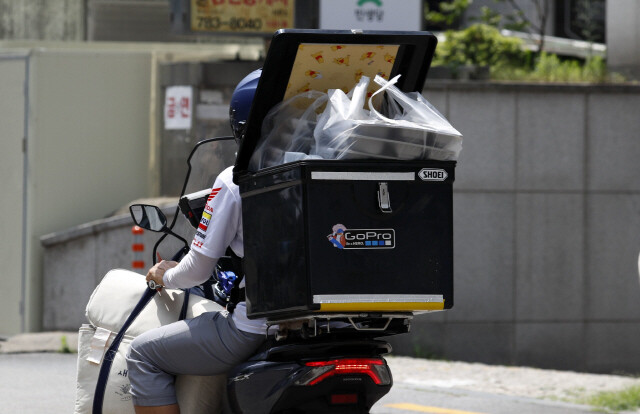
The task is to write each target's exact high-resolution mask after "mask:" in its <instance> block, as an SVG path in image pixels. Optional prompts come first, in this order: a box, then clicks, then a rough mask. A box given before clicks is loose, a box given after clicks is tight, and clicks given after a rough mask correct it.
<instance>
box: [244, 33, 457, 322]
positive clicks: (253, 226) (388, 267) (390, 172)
mask: <svg viewBox="0 0 640 414" xmlns="http://www.w3.org/2000/svg"><path fill="white" fill-rule="evenodd" d="M314 45H315V46H318V45H321V46H323V48H324V49H326V50H330V48H331V47H333V48H334V50H335V49H337V48H340V47H344V46H345V45H361V46H368V47H369V48H371V47H372V46H374V45H375V46H378V47H382V46H380V45H391V46H395V47H396V52H397V53H396V55H395V59H394V60H393V61H392V62H393V63H392V65H390V66H389V67H390V73H387V74H386V75H388V79H390V78H392V77H394V76H395V75H397V74H401V75H402V76H401V78H400V81H399V82H398V83H397V84H396V86H398V87H399V88H400V89H401V90H403V91H405V92H409V91H421V90H422V87H423V85H424V81H425V78H426V74H427V71H428V69H429V65H430V63H431V59H432V57H433V52H434V50H435V46H436V38H435V36H433V35H432V34H431V33H428V32H377V31H376V32H373V31H371V32H370V31H319V30H315V31H314V30H281V31H279V32H277V33H276V34H275V35H274V37H273V40H272V42H271V45H270V48H269V52H268V54H267V57H266V60H265V62H264V67H263V71H262V75H261V78H260V81H259V84H258V88H257V91H256V95H255V98H254V101H253V105H252V108H251V113H250V116H249V120H248V123H247V129H246V135H245V138H244V140H243V142H242V144H241V147H240V149H239V152H238V157H237V160H236V165H235V168H234V180H235V181H236V183H237V184H238V185H239V187H240V194H241V197H242V210H243V213H242V217H243V226H244V251H245V256H244V270H245V275H246V276H245V280H246V297H247V312H248V316H249V317H250V318H258V317H268V318H269V319H271V320H278V319H286V318H292V317H300V316H305V315H309V314H312V313H317V312H322V313H327V312H329V313H334V312H337V313H346V312H349V313H352V312H357V313H360V312H412V311H433V310H442V309H448V308H451V307H452V306H453V211H452V184H453V181H454V178H455V177H454V168H455V161H435V160H423V161H401V160H381V159H368V160H352V161H341V160H302V161H295V162H292V163H288V164H283V165H279V166H274V167H269V168H265V169H262V170H260V171H250V170H249V160H250V158H251V156H252V154H253V152H254V150H255V149H256V146H258V144H259V143H260V139H261V137H260V131H261V126H262V121H263V119H264V117H265V115H266V114H267V112H268V111H269V110H270V109H271V108H272V107H273V106H274V105H276V104H278V103H279V102H281V101H282V100H283V99H286V98H287V97H288V96H287V95H291V93H292V92H291V91H290V89H291V83H292V79H293V78H294V77H295V75H296V74H295V73H293V66H294V61H295V60H296V56H297V55H298V54H300V53H305V54H310V52H313V50H312V49H313V48H312V47H313V46H314ZM315 55H317V54H315ZM313 58H315V59H317V58H318V56H313ZM358 58H359V56H351V59H353V60H356V59H358ZM342 63H344V62H342ZM337 66H338V65H336V67H337ZM341 66H342V67H343V69H342V70H349V67H348V66H347V65H341ZM351 70H353V68H352V69H351ZM353 85H355V81H354V82H353V84H352V86H353ZM330 87H336V88H340V87H342V85H336V86H330ZM293 93H295V90H294V91H293Z"/></svg>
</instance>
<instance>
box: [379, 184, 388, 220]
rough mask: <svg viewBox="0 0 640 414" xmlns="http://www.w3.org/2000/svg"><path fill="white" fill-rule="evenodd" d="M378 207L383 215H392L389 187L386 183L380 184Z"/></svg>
mask: <svg viewBox="0 0 640 414" xmlns="http://www.w3.org/2000/svg"><path fill="white" fill-rule="evenodd" d="M378 207H380V211H382V212H383V213H391V199H390V197H389V186H388V184H387V183H385V182H380V183H378Z"/></svg>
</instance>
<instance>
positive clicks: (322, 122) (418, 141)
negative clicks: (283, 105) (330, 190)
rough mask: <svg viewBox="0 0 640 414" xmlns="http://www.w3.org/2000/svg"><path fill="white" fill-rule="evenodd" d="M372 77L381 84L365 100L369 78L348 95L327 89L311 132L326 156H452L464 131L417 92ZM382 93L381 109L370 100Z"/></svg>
mask: <svg viewBox="0 0 640 414" xmlns="http://www.w3.org/2000/svg"><path fill="white" fill-rule="evenodd" d="M398 78H399V76H396V77H395V78H394V79H392V80H391V81H389V82H387V81H386V80H384V79H383V78H382V77H380V76H376V78H375V82H376V83H377V84H379V85H381V88H380V89H379V90H378V91H376V92H375V93H374V94H373V95H372V96H371V97H369V100H368V107H369V111H365V110H364V109H363V110H356V109H355V108H362V106H363V105H364V96H365V95H366V90H367V87H368V82H369V79H368V78H366V77H364V76H363V77H362V78H361V79H360V82H359V83H358V85H357V86H356V88H355V89H354V91H353V95H352V98H351V99H349V97H348V96H347V95H345V94H344V93H343V92H342V91H340V90H330V91H329V94H328V96H329V102H328V104H327V108H326V109H325V112H324V113H323V114H322V115H321V116H320V118H319V119H318V124H317V125H316V129H315V131H314V137H315V140H316V149H317V151H321V152H319V155H321V156H322V157H323V158H326V159H342V160H347V159H393V160H423V159H434V160H441V161H445V160H456V159H457V158H458V155H459V153H460V151H461V149H462V135H461V134H460V132H458V131H457V130H456V129H455V128H453V126H451V124H450V123H449V122H448V121H447V120H446V118H445V117H444V116H443V115H442V114H441V113H440V112H438V110H437V109H436V108H435V107H434V106H433V105H431V104H430V103H429V102H428V101H427V100H426V99H425V98H424V97H423V96H422V95H421V94H419V93H418V92H413V93H410V94H405V93H404V92H402V91H401V90H400V89H398V88H397V87H396V86H394V84H395V83H396V82H397V80H398ZM382 93H386V94H387V100H386V102H385V105H384V107H383V109H381V111H382V112H384V113H385V114H384V115H383V114H382V113H381V112H380V111H378V110H377V109H376V108H375V105H374V104H373V100H374V99H375V98H376V96H377V95H379V94H382Z"/></svg>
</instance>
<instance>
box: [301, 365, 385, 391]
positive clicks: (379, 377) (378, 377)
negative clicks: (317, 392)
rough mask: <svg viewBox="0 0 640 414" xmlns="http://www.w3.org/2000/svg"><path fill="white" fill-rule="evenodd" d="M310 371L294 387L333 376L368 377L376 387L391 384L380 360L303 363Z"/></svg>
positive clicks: (314, 383)
mask: <svg viewBox="0 0 640 414" xmlns="http://www.w3.org/2000/svg"><path fill="white" fill-rule="evenodd" d="M305 365H306V366H308V367H311V369H310V370H309V371H308V372H307V373H306V374H305V375H303V376H302V378H300V379H299V380H298V381H296V385H316V384H318V383H319V382H321V381H323V380H325V379H327V378H329V377H332V376H334V375H368V376H369V378H371V379H372V380H373V382H374V383H375V384H376V385H388V384H390V383H391V376H390V375H389V369H388V368H387V366H386V364H385V363H384V361H383V360H382V359H381V358H343V359H334V360H330V361H312V362H307V363H305Z"/></svg>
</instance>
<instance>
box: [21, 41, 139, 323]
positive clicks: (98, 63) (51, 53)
mask: <svg viewBox="0 0 640 414" xmlns="http://www.w3.org/2000/svg"><path fill="white" fill-rule="evenodd" d="M150 65H151V57H150V56H149V54H143V53H138V54H136V53H119V52H112V51H107V52H104V51H103V52H97V51H61V50H45V51H35V52H34V53H33V55H32V57H31V69H30V89H29V90H30V97H29V101H30V103H31V109H30V112H29V137H28V151H27V154H28V158H27V160H28V161H27V162H28V165H29V173H28V179H27V184H26V189H25V190H26V192H27V200H28V202H27V206H26V212H27V215H28V220H27V231H26V234H27V237H28V239H27V243H26V251H27V255H28V257H27V262H26V274H27V280H26V291H27V296H26V308H25V309H26V320H27V327H26V329H27V330H34V329H39V327H40V324H41V315H42V308H41V307H40V306H39V305H40V304H41V303H42V292H41V286H42V279H41V275H42V273H41V266H42V262H41V257H42V248H41V244H40V236H42V235H44V234H47V233H50V232H52V231H56V230H59V229H64V228H68V227H70V226H72V225H75V224H78V223H83V222H87V221H90V220H93V219H95V218H96V217H104V216H106V215H108V214H110V213H111V212H113V211H114V210H115V209H117V208H118V207H120V206H122V205H123V204H125V203H127V202H128V201H129V200H131V199H133V198H138V197H143V196H146V195H148V192H147V191H148V190H147V181H148V179H147V174H148V170H149V168H148V165H147V161H148V152H149V151H148V148H149V123H148V119H149V101H150V96H151V95H150V88H151V83H150V81H149V73H150V72H151V68H150Z"/></svg>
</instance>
